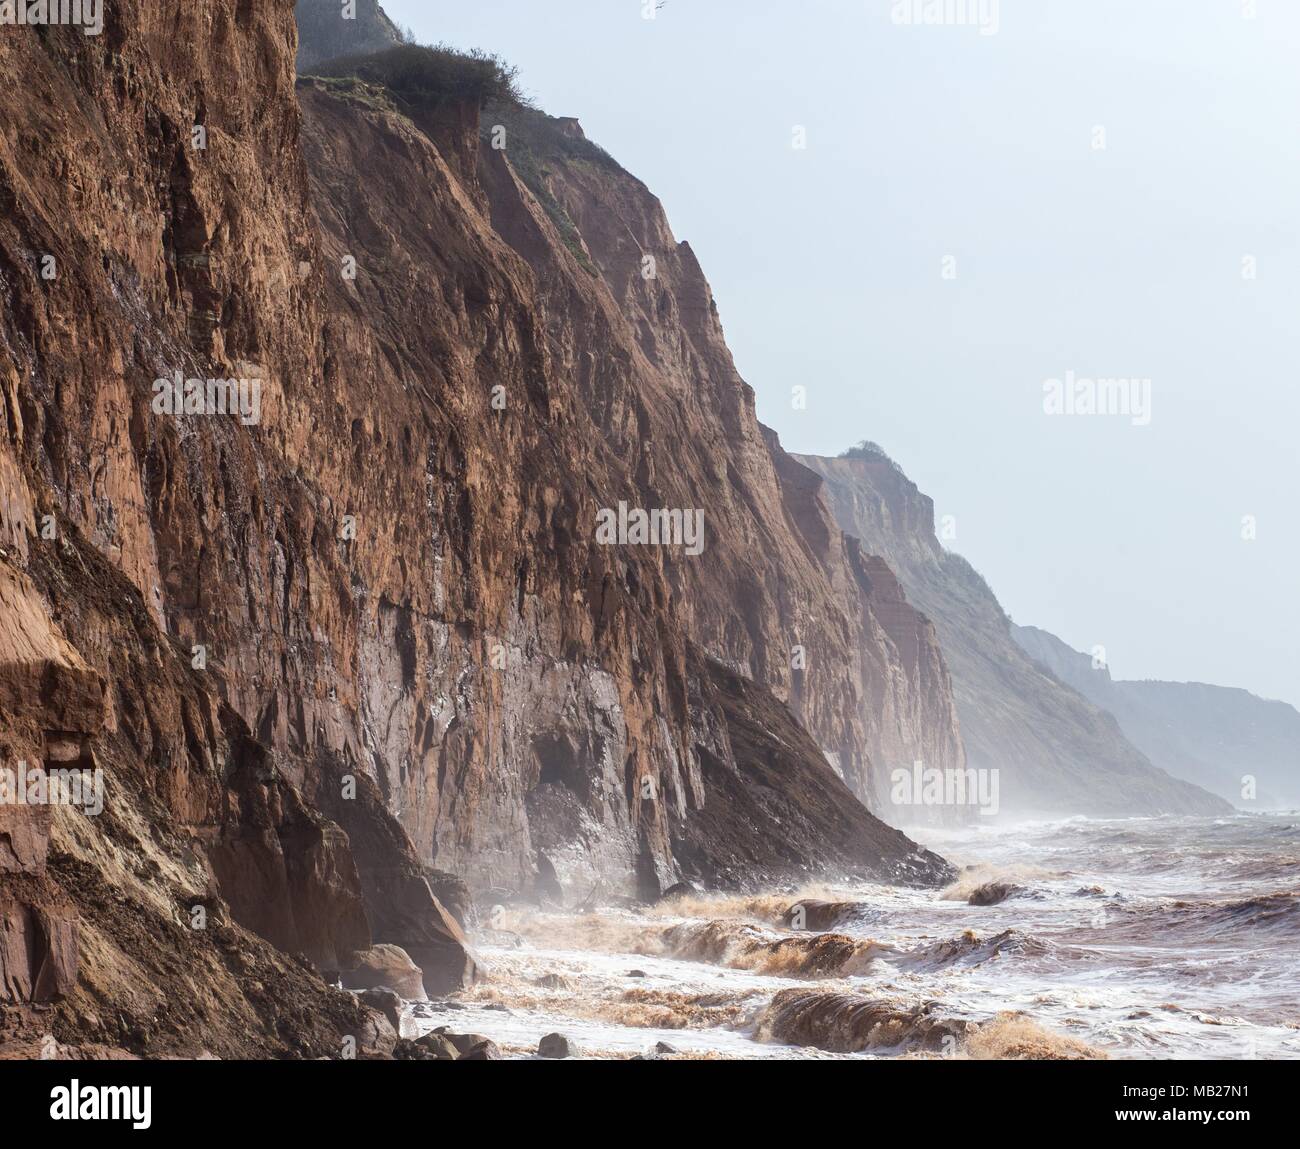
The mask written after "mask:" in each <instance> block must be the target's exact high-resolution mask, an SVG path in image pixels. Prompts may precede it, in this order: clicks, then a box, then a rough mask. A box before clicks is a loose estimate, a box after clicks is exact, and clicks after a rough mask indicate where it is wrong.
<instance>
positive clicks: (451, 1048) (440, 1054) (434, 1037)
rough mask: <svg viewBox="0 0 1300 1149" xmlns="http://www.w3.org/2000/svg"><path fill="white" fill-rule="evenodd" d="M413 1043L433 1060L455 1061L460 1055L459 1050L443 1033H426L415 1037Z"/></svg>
mask: <svg viewBox="0 0 1300 1149" xmlns="http://www.w3.org/2000/svg"><path fill="white" fill-rule="evenodd" d="M414 1044H415V1045H418V1046H419V1047H420V1048H421V1049H422V1050H424V1052H425V1053H426V1054H428V1056H429V1057H431V1058H432V1059H433V1060H434V1061H455V1060H456V1058H458V1057H459V1056H460V1050H459V1049H457V1048H456V1046H455V1045H454V1044H452V1042H451V1039H450V1038H448V1037H447V1035H446V1034H443V1033H426V1034H425V1035H424V1036H423V1037H419V1038H416V1040H415V1042H414Z"/></svg>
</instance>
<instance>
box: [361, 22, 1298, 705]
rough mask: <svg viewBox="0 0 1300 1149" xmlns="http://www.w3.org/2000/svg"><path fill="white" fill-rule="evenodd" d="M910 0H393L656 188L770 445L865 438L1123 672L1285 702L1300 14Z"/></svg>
mask: <svg viewBox="0 0 1300 1149" xmlns="http://www.w3.org/2000/svg"><path fill="white" fill-rule="evenodd" d="M927 6H929V7H934V4H933V0H922V2H921V3H919V4H900V3H896V2H895V0H786V2H778V0H662V6H661V7H659V8H657V9H656V8H654V7H653V5H652V4H651V5H648V4H647V3H645V2H644V0H552V2H550V3H542V2H539V0H473V2H472V3H470V2H467V0H386V2H385V3H384V8H385V10H386V11H387V12H388V13H389V15H390V16H391V17H392V18H393V19H394V20H396V21H397V22H398V23H399V24H403V25H407V26H409V27H410V28H411V29H412V30H413V31H414V32H415V33H416V36H417V38H418V39H419V40H421V41H422V42H426V43H432V42H438V41H442V42H446V43H448V44H451V45H453V46H456V47H459V48H471V47H478V48H483V49H486V50H489V51H492V52H495V53H497V54H499V55H501V56H502V57H503V58H505V59H506V60H507V61H509V62H510V63H512V64H514V65H516V66H517V67H518V69H519V72H520V81H521V84H522V86H523V88H524V90H525V91H526V92H527V93H528V94H529V95H530V96H531V97H532V98H533V99H534V100H535V101H536V103H537V104H538V106H539V107H541V108H542V109H544V110H545V111H547V112H550V113H551V114H553V115H569V116H576V117H578V119H580V120H581V121H582V124H583V127H584V129H585V130H586V132H587V135H588V136H589V137H590V138H591V139H593V140H595V141H596V142H597V143H599V144H600V145H601V146H602V147H604V148H605V149H606V150H607V151H609V152H610V153H611V154H612V155H613V156H614V157H615V158H616V159H617V160H619V162H620V163H622V164H623V166H624V167H626V168H627V169H628V170H629V171H631V172H633V173H634V174H635V175H637V176H639V177H640V178H641V179H643V180H644V181H645V182H646V183H647V185H649V187H650V188H651V189H652V190H653V191H654V192H655V193H656V194H657V195H658V196H659V198H660V199H661V200H662V202H663V204H664V206H665V209H666V211H667V213H668V217H669V220H670V222H671V223H672V226H673V230H674V233H675V234H676V236H677V238H678V239H684V240H688V241H689V242H690V244H691V246H692V247H693V248H694V250H695V252H696V254H697V256H698V257H699V259H700V263H701V265H702V266H703V268H704V270H705V273H706V275H707V276H708V277H709V280H710V283H711V284H712V287H713V293H714V296H715V298H716V300H717V303H718V307H719V311H720V314H721V317H722V322H723V325H724V328H725V330H726V335H727V340H728V343H729V344H730V346H731V349H732V351H733V353H734V355H735V358H736V362H737V365H738V367H739V369H740V371H741V373H742V374H743V375H744V377H745V378H746V380H747V381H748V382H749V383H750V384H751V385H752V386H753V387H754V389H755V391H756V393H757V396H758V410H759V417H760V418H761V419H762V420H763V422H765V423H767V424H768V425H769V426H771V427H773V428H775V429H776V430H777V431H778V432H779V434H780V436H781V440H782V443H783V444H784V445H785V447H786V448H787V449H788V450H791V451H796V452H807V453H813V454H829V455H833V454H838V453H840V452H841V451H843V450H844V449H846V448H848V447H850V446H852V445H853V444H854V443H855V442H857V441H858V440H861V439H870V440H872V441H874V442H876V443H878V444H880V446H882V447H883V448H884V449H885V450H886V451H887V452H888V453H889V454H890V455H891V456H892V457H893V458H894V459H896V460H897V461H898V462H899V464H900V465H901V466H902V467H903V468H904V470H905V471H906V472H907V473H908V475H909V476H910V477H911V478H912V479H913V480H914V481H915V482H916V483H917V484H918V485H919V486H920V488H921V489H922V490H923V491H925V492H926V493H928V494H930V495H931V496H933V498H934V500H935V512H936V516H939V517H943V516H951V520H949V521H950V523H951V525H952V528H953V531H954V533H955V537H953V538H951V539H948V540H946V545H948V546H949V547H950V548H951V549H953V550H956V551H958V552H960V553H961V554H963V555H965V557H966V558H968V559H969V560H970V561H971V562H972V563H973V564H974V566H975V567H976V568H977V569H978V570H979V571H980V572H981V573H982V574H983V575H984V576H985V578H986V579H988V581H989V583H990V585H991V586H992V587H993V589H994V591H995V592H996V593H997V594H998V596H999V598H1000V599H1001V602H1002V605H1003V607H1004V608H1005V609H1006V611H1007V612H1008V613H1009V614H1010V615H1011V616H1012V618H1014V619H1015V621H1016V622H1018V623H1021V624H1025V625H1035V626H1040V627H1043V628H1045V629H1047V630H1050V631H1052V632H1054V633H1055V634H1057V635H1059V636H1060V637H1061V638H1063V639H1064V640H1065V641H1066V642H1068V643H1070V644H1071V645H1072V646H1074V647H1076V648H1078V649H1081V650H1088V651H1092V650H1094V648H1098V647H1100V648H1103V649H1104V653H1105V659H1106V661H1107V663H1108V664H1109V666H1110V669H1111V672H1112V674H1113V675H1114V676H1115V677H1117V678H1161V679H1172V680H1179V681H1183V680H1193V681H1203V682H1213V683H1218V684H1221V685H1226V686H1241V687H1245V688H1247V689H1249V690H1252V691H1254V692H1255V693H1257V694H1260V695H1262V696H1264V697H1268V698H1280V699H1283V700H1285V701H1288V702H1291V703H1292V704H1295V705H1300V659H1298V658H1297V648H1298V647H1300V602H1298V600H1297V571H1300V522H1298V521H1297V520H1298V519H1300V514H1298V512H1297V496H1298V495H1300V450H1297V447H1296V436H1297V431H1298V429H1300V338H1298V337H1297V336H1298V333H1297V325H1296V320H1297V317H1300V68H1297V67H1296V61H1297V60H1300V4H1297V3H1295V0H999V2H994V0H983V2H980V0H948V2H947V4H946V6H945V4H943V3H939V4H938V9H940V10H943V9H945V7H946V12H943V13H942V14H943V15H945V16H947V17H949V18H950V19H949V22H947V23H933V22H929V23H927V22H925V21H924V16H925V9H926V7H927ZM650 11H653V18H646V14H647V12H650ZM914 15H915V16H917V17H919V18H918V19H912V20H909V17H912V16H914ZM962 17H966V19H965V21H964V22H963V21H962V19H961V18H962ZM800 143H802V144H803V146H797V145H798V144H800ZM1099 379H1113V380H1122V381H1124V382H1122V383H1119V384H1117V385H1116V386H1115V387H1114V388H1112V389H1111V390H1109V391H1103V392H1101V394H1102V399H1103V400H1106V399H1107V398H1109V410H1110V411H1111V413H1098V414H1089V413H1086V412H1087V406H1086V399H1087V397H1088V396H1089V395H1092V394H1095V393H1096V388H1095V386H1094V385H1093V384H1092V383H1090V381H1094V382H1095V381H1096V380H1099ZM1054 380H1055V381H1058V382H1059V384H1060V389H1059V391H1053V386H1054V385H1053V384H1052V382H1051V381H1054ZM797 386H798V387H804V388H806V396H807V398H806V407H804V408H802V409H800V408H798V407H796V405H795V403H794V401H793V400H792V395H793V391H792V389H793V388H794V387H797ZM1067 388H1069V389H1072V393H1074V394H1077V396H1078V399H1079V402H1076V403H1074V404H1071V405H1070V410H1069V411H1068V412H1061V413H1056V412H1055V411H1052V412H1049V410H1048V408H1049V406H1050V400H1051V397H1052V395H1053V394H1061V395H1064V393H1065V390H1066V389H1067ZM1062 405H1064V404H1062ZM1102 405H1103V407H1105V406H1106V403H1105V402H1103V403H1102Z"/></svg>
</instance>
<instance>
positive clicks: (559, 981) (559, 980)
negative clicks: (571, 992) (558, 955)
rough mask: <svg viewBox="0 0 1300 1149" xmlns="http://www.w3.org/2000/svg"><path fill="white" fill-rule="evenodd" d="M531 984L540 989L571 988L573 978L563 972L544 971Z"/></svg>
mask: <svg viewBox="0 0 1300 1149" xmlns="http://www.w3.org/2000/svg"><path fill="white" fill-rule="evenodd" d="M533 984H534V985H535V986H538V987H539V988H541V989H572V988H573V979H572V978H567V977H565V976H564V975H563V974H558V973H544V974H542V976H541V977H539V978H538V979H537V980H536V981H534V982H533Z"/></svg>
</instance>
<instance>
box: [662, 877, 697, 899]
mask: <svg viewBox="0 0 1300 1149" xmlns="http://www.w3.org/2000/svg"><path fill="white" fill-rule="evenodd" d="M699 895H700V892H699V890H697V889H696V888H695V887H694V886H693V885H691V883H690V882H678V883H677V884H676V885H675V886H669V887H668V888H667V889H666V890H664V892H663V895H662V896H661V897H660V899H659V900H660V901H661V902H672V901H676V900H677V899H678V898H697V897H699Z"/></svg>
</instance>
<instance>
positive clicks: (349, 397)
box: [0, 0, 962, 1056]
mask: <svg viewBox="0 0 1300 1149" xmlns="http://www.w3.org/2000/svg"><path fill="white" fill-rule="evenodd" d="M110 16H111V18H110V19H109V21H108V23H107V25H106V28H105V32H104V35H103V36H101V37H99V38H95V39H90V38H87V37H84V36H82V35H80V33H79V31H77V30H74V29H49V30H30V32H31V34H30V35H23V36H6V37H5V38H3V39H0V67H2V68H3V72H4V74H5V75H7V76H21V77H22V78H23V85H22V86H21V87H19V86H9V87H7V88H6V90H5V92H4V94H3V95H2V96H0V101H3V117H2V118H0V128H2V130H0V292H2V297H3V299H4V311H3V315H2V316H0V428H2V431H3V436H4V438H3V443H2V444H0V550H2V553H0V575H2V576H3V583H2V585H0V592H2V594H3V602H4V609H5V613H4V619H3V626H0V754H2V755H3V757H4V758H5V760H6V761H7V762H10V763H17V762H19V761H25V762H29V763H36V762H54V761H70V760H75V761H77V762H81V763H85V764H86V765H88V766H94V767H96V768H100V769H102V770H103V771H104V772H105V775H106V776H107V792H108V800H107V802H106V806H105V810H104V812H103V813H102V814H101V815H99V816H98V817H96V818H89V817H86V816H85V815H83V814H81V813H80V812H78V811H73V810H68V809H65V808H53V809H46V810H34V809H33V808H27V809H21V810H14V809H9V810H5V811H4V812H3V813H0V818H3V819H4V821H3V824H0V843H2V844H3V847H4V848H3V849H0V883H2V891H3V892H2V894H0V899H2V901H3V905H0V912H2V913H3V914H4V920H5V930H6V939H7V940H6V943H5V945H4V948H3V952H2V954H0V957H2V959H3V963H4V977H3V979H0V986H3V990H2V991H0V992H2V993H3V1002H2V1005H3V1008H4V1014H3V1018H4V1020H3V1025H4V1030H5V1036H9V1037H13V1038H14V1039H15V1040H20V1041H22V1040H26V1041H30V1040H31V1039H32V1038H33V1035H35V1034H38V1033H40V1032H45V1031H52V1032H53V1033H54V1035H55V1036H56V1037H57V1038H58V1039H59V1040H62V1041H67V1042H69V1043H72V1042H76V1043H77V1044H78V1045H81V1046H83V1047H84V1046H96V1045H101V1046H105V1047H109V1046H111V1047H115V1048H124V1049H128V1050H131V1051H133V1052H136V1053H145V1054H156V1053H169V1052H188V1053H193V1052H197V1051H198V1050H199V1049H206V1050H209V1051H211V1052H214V1053H216V1054H218V1055H223V1056H229V1055H235V1054H240V1053H242V1054H263V1055H265V1054H271V1055H277V1056H330V1055H337V1050H338V1043H339V1039H340V1035H353V1036H356V1035H358V1034H361V1035H363V1036H365V1035H366V1034H369V1036H368V1037H366V1040H365V1041H364V1042H363V1047H364V1048H367V1049H377V1050H382V1047H383V1040H382V1035H377V1034H374V1033H371V1032H370V1030H371V1029H373V1027H374V1024H375V1021H374V1016H373V1015H367V1014H366V1013H365V1011H363V1010H361V1009H360V1008H359V1007H358V1006H357V1004H356V1003H355V1002H354V1001H353V1000H352V999H351V998H349V997H346V996H344V995H341V994H338V993H336V992H334V991H332V990H330V989H329V988H328V987H327V985H326V983H325V981H324V980H322V978H321V977H320V976H319V975H320V973H321V972H322V971H323V972H326V973H328V972H329V971H331V970H333V969H336V968H338V967H340V966H343V965H346V963H347V961H348V960H349V955H350V954H352V953H353V952H355V950H357V949H359V948H363V947H365V946H367V945H369V944H370V943H371V942H372V941H373V942H393V943H396V944H399V945H402V946H404V947H405V948H407V949H408V950H409V951H410V952H411V953H412V956H414V957H415V958H416V960H417V961H418V962H420V963H421V964H422V965H424V966H425V968H426V975H427V976H428V977H429V978H430V979H431V980H433V981H434V982H435V983H436V985H435V986H434V988H438V989H446V988H448V987H449V986H450V987H454V985H455V984H456V983H457V981H458V980H461V979H463V978H467V977H472V976H474V970H473V968H472V961H471V960H469V959H467V958H466V957H465V955H464V951H463V948H462V947H461V944H460V940H459V936H458V931H457V928H456V924H455V922H454V921H451V920H450V916H449V915H448V914H447V913H446V912H445V911H444V910H443V908H442V907H441V906H440V905H439V904H438V903H437V901H436V900H435V899H434V897H433V895H432V894H431V892H430V889H429V886H428V883H427V881H426V877H427V875H428V874H429V872H430V871H431V870H433V869H434V868H438V869H442V870H454V871H456V872H457V873H459V874H461V875H462V876H463V877H464V878H465V879H466V880H467V881H469V882H470V883H471V885H472V886H474V887H475V888H476V889H479V890H482V891H491V892H492V894H493V896H508V895H510V894H532V895H540V894H546V895H548V896H559V897H571V896H575V895H577V894H581V895H582V896H588V895H589V894H590V893H591V892H592V891H593V890H598V891H600V892H603V894H604V895H606V896H611V897H613V896H618V895H639V896H653V895H654V894H655V893H657V892H658V891H659V890H660V889H661V888H663V887H664V886H666V885H667V884H669V883H671V882H673V881H675V880H677V879H678V878H681V877H683V876H686V877H693V878H697V879H700V880H703V881H707V882H710V883H715V884H736V885H745V884H758V883H761V882H767V881H775V880H797V879H798V878H800V877H803V876H805V875H807V874H810V873H814V872H821V871H823V870H826V869H827V868H831V869H834V870H835V871H837V872H841V873H860V874H863V875H869V876H872V877H876V878H882V879H887V880H902V881H915V882H934V881H939V880H942V879H944V878H945V877H946V876H947V874H948V869H947V867H946V865H945V864H944V863H943V862H942V861H941V860H940V859H938V858H936V857H934V856H933V855H931V854H928V853H926V852H925V851H922V850H919V849H918V848H917V847H915V845H914V844H913V843H911V842H910V841H908V840H907V839H906V838H905V837H903V836H902V835H901V834H899V833H898V832H897V831H894V830H891V829H889V828H888V827H886V826H884V825H883V824H882V823H881V822H879V821H878V820H877V819H875V818H874V817H872V816H871V815H870V814H869V813H868V812H867V811H866V809H865V808H863V807H862V805H861V804H860V803H858V802H857V800H856V799H855V798H854V792H856V793H857V794H859V795H861V796H862V797H864V798H866V799H868V800H870V799H871V797H872V796H873V793H874V792H875V791H874V789H873V787H874V785H875V782H874V779H875V777H876V775H875V774H874V773H873V770H874V760H876V759H879V760H884V759H887V758H891V757H898V758H900V759H902V760H910V759H911V758H912V757H922V756H924V757H926V758H927V759H928V760H929V761H932V762H936V763H942V762H945V761H947V762H953V763H955V762H959V761H960V760H961V753H962V751H961V743H960V738H959V734H958V730H957V726H956V720H955V717H954V712H953V708H952V704H951V696H950V694H949V690H948V682H947V672H946V669H945V667H944V665H943V661H942V657H941V656H940V654H939V652H938V649H937V645H936V643H935V641H934V637H933V632H932V629H931V628H930V627H929V624H928V622H926V621H925V620H924V619H923V618H921V617H920V616H918V615H916V614H915V612H913V611H910V608H905V607H906V604H905V602H904V601H903V598H902V596H901V594H899V593H898V592H897V588H896V585H895V584H893V583H892V576H889V575H888V573H887V571H886V569H885V568H884V566H883V564H881V563H879V562H878V561H876V560H872V559H870V558H868V557H866V556H863V555H862V554H861V552H860V551H859V549H858V548H857V547H856V545H855V544H853V542H852V541H851V540H849V539H846V538H845V537H844V536H843V535H842V534H841V533H840V531H839V530H838V528H837V527H836V526H835V523H834V521H833V519H832V517H831V515H830V513H829V511H828V510H827V508H826V505H825V502H824V500H823V499H822V497H821V495H820V493H819V491H818V482H817V480H816V479H815V478H814V477H813V476H812V475H811V473H810V472H808V471H807V470H805V469H804V468H802V467H800V466H798V465H797V464H795V463H794V462H793V461H792V460H791V459H790V458H789V457H788V456H786V455H785V454H784V453H783V452H782V451H781V450H780V447H779V445H778V444H777V443H776V442H775V439H774V437H773V436H771V435H770V433H767V432H765V431H764V429H763V428H761V427H760V426H759V424H758V423H757V421H756V420H755V418H754V410H753V395H752V393H751V392H750V390H749V389H748V387H746V386H745V384H744V383H743V381H741V380H740V378H739V377H738V376H737V374H736V372H735V369H734V367H733V366H732V365H731V361H730V357H729V355H728V354H727V352H726V348H725V344H724V342H723V340H722V335H721V329H720V326H719V324H718V320H717V316H716V311H715V308H714V307H713V304H712V299H711V296H710V294H709V291H708V287H707V284H706V283H705V281H704V279H703V276H702V275H701V274H700V272H699V268H698V266H697V265H696V263H695V260H694V257H693V255H692V254H691V252H690V250H689V248H688V247H686V246H685V245H679V244H677V243H676V241H675V240H674V239H673V238H672V236H671V234H670V233H669V232H668V230H667V225H666V223H665V222H664V219H663V215H662V211H661V210H660V209H659V206H658V204H657V202H656V201H655V200H654V199H653V197H652V196H650V194H649V193H648V192H647V191H646V190H645V188H644V187H643V186H642V185H641V184H640V183H639V182H638V181H636V180H634V179H633V178H632V177H630V176H628V175H627V174H626V173H624V172H622V171H621V169H619V168H618V167H617V165H615V164H613V162H612V161H610V160H608V157H604V156H603V154H601V153H599V152H598V150H597V149H594V148H591V147H590V145H586V143H585V141H582V140H581V136H580V135H579V134H578V133H577V132H576V130H575V129H574V127H573V125H572V124H571V122H568V121H553V120H549V119H547V118H545V117H541V116H540V115H539V114H536V113H532V112H529V111H527V110H526V109H518V108H506V109H504V111H503V118H504V116H505V114H507V113H509V114H510V115H512V116H513V117H514V119H513V120H512V121H511V123H510V124H507V125H505V126H506V130H507V133H508V135H507V140H508V142H507V145H506V147H505V148H504V149H502V150H496V149H492V148H490V147H488V148H484V147H482V146H481V140H480V129H481V125H480V120H479V115H478V112H479V102H480V99H481V95H480V94H476V93H471V94H470V95H467V96H460V97H457V98H452V99H441V98H440V99H439V100H437V101H435V102H434V103H432V104H421V103H419V102H418V101H412V100H411V99H410V98H409V93H408V94H406V95H403V94H402V93H401V92H397V93H394V91H393V90H392V89H391V88H389V87H386V86H385V85H384V84H382V83H374V84H372V83H368V82H366V81H354V80H337V79H336V80H319V81H317V80H304V81H303V83H302V85H301V89H300V91H297V92H296V91H295V77H294V68H293V60H294V54H295V49H296V38H295V31H294V26H293V14H292V8H291V7H290V6H289V5H287V4H284V3H276V4H269V5H261V6H251V5H249V6H244V5H240V6H238V9H237V10H232V9H230V7H229V6H226V5H221V4H217V3H196V4H193V5H185V6H180V7H177V6H174V5H170V4H163V3H161V0H132V2H129V3H123V4H120V5H117V6H116V7H115V8H114V10H113V12H112V13H111V14H110ZM232 76H235V77H238V82H231V77H232ZM300 99H301V107H300V102H299V100H300ZM516 120H517V122H515V121H516ZM493 126H494V125H493V124H488V125H487V127H488V128H489V129H490V128H491V127H493ZM200 128H201V129H202V132H199V131H197V130H196V129H200ZM511 137H514V138H515V139H516V141H517V143H518V145H519V146H518V147H517V148H516V149H515V151H513V152H512V150H511V146H510V143H509V139H510V138H511ZM200 141H201V146H200ZM562 141H569V143H567V144H562ZM516 158H517V159H518V163H516ZM521 169H522V172H523V174H521ZM646 254H651V255H653V256H654V257H655V262H656V275H655V277H653V278H650V279H647V278H645V277H644V276H643V275H642V273H641V268H642V266H643V265H644V256H645V255H646ZM51 272H52V274H51ZM178 372H179V373H180V374H181V375H182V377H184V378H189V377H196V378H199V379H210V378H214V377H219V378H236V379H247V380H257V381H260V382H261V383H262V384H263V386H262V390H261V395H262V400H261V405H260V411H259V417H258V419H257V421H255V422H251V423H250V422H246V421H245V420H243V419H241V418H239V417H232V416H230V415H198V416H192V417H184V418H176V417H173V416H168V415H160V414H158V413H156V410H155V407H154V405H153V399H154V398H155V390H154V383H155V381H156V380H158V379H160V378H161V379H168V378H172V377H173V376H174V375H175V374H176V373H178ZM497 388H501V389H503V390H501V391H497V390H496V389H497ZM498 397H500V398H504V403H503V404H501V405H498V404H497V403H494V401H493V400H494V398H498ZM620 501H626V502H628V503H629V504H631V505H633V506H642V507H676V508H699V509H702V510H703V511H704V513H705V522H706V530H707V545H706V549H705V550H704V552H703V554H702V555H695V556H691V555H687V554H685V553H684V551H683V549H682V548H671V547H668V548H665V547H646V546H636V545H631V546H602V545H599V544H598V543H597V542H596V541H595V539H594V534H593V528H594V523H595V520H596V515H597V512H598V510H599V509H601V508H606V507H611V506H616V505H617V504H618V503H619V502H620ZM798 652H801V653H798ZM69 754H71V755H74V757H73V758H69V757H68V755H69ZM199 907H201V908H203V910H204V911H205V913H204V915H203V917H204V920H205V923H206V924H205V925H204V926H203V927H202V928H195V925H194V922H195V920H196V917H197V915H196V913H195V911H196V908H199ZM287 954H294V955H296V956H294V957H288V956H286V955H287Z"/></svg>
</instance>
